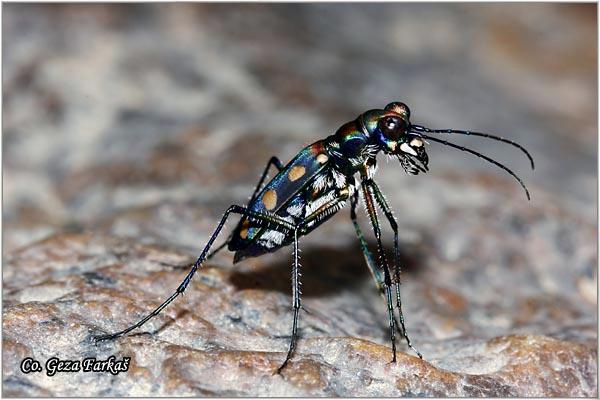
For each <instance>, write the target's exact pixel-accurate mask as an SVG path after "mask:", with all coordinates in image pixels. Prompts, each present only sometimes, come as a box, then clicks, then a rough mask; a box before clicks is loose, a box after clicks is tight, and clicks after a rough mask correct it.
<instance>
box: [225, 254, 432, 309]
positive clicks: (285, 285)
mask: <svg viewBox="0 0 600 400" xmlns="http://www.w3.org/2000/svg"><path fill="white" fill-rule="evenodd" d="M369 248H370V249H372V251H374V250H375V249H376V248H377V247H376V244H375V243H369ZM401 248H402V245H401ZM285 250H286V249H283V250H281V251H280V254H281V253H284V252H285ZM407 250H408V249H403V250H402V251H401V254H400V265H401V266H402V275H403V276H404V275H405V274H410V275H419V274H420V272H421V271H422V270H423V268H424V266H423V265H422V264H421V263H420V262H419V260H420V259H422V258H421V257H419V255H418V252H417V251H413V250H408V251H407ZM385 251H386V255H387V258H388V262H389V263H390V265H393V248H386V249H385ZM300 256H301V257H300V264H301V273H302V277H301V281H302V295H303V297H320V296H324V295H327V294H333V293H336V292H339V291H342V290H347V289H349V288H352V287H357V286H359V285H360V284H362V283H364V281H365V280H370V281H371V282H372V283H373V287H375V281H374V280H373V279H372V277H371V274H370V272H369V269H368V267H367V264H366V260H365V258H364V256H363V253H362V251H361V249H360V247H359V246H358V245H355V246H354V245H348V246H345V247H331V246H329V247H322V246H314V245H308V246H306V247H304V248H302V249H301V253H300ZM374 258H375V259H376V260H377V259H378V257H376V255H375V254H374ZM243 262H244V261H241V263H243ZM291 268H292V257H291V256H290V257H277V258H276V261H274V262H271V263H269V264H267V265H266V266H264V267H262V268H260V269H257V270H252V271H234V272H233V273H232V275H231V277H230V282H231V283H232V284H233V285H234V286H235V287H236V288H237V289H238V290H242V289H261V290H269V291H278V292H281V293H285V294H290V291H291Z"/></svg>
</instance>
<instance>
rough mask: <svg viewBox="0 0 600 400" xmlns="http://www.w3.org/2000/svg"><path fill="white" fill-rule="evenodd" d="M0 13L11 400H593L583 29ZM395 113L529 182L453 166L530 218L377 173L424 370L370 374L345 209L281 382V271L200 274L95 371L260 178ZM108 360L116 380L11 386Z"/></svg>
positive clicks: (312, 265)
mask: <svg viewBox="0 0 600 400" xmlns="http://www.w3.org/2000/svg"><path fill="white" fill-rule="evenodd" d="M3 11H4V19H3V22H4V28H3V29H4V35H5V41H4V47H5V48H4V53H3V59H4V66H3V67H4V75H3V78H4V132H3V133H4V135H3V137H4V142H3V148H4V179H3V184H4V187H3V189H4V214H3V217H4V227H5V229H4V243H3V245H4V254H3V359H2V363H3V364H2V365H3V395H4V396H77V395H79V396H81V395H85V396H140V397H141V396H149V395H150V396H211V395H212V396H268V395H271V396H496V397H502V396H563V397H568V396H590V397H593V396H597V395H598V390H597V372H598V371H597V313H596V308H597V240H598V233H597V227H596V220H597V209H596V204H597V198H596V184H597V176H596V161H595V160H596V152H597V149H596V137H595V133H596V132H597V127H596V117H595V109H596V95H597V93H596V81H595V75H596V58H595V49H596V43H595V41H591V39H590V38H595V27H596V11H595V5H583V6H582V5H579V6H576V5H568V6H567V5H554V4H553V5H545V4H535V5H524V4H523V5H520V4H511V5H485V6H482V5H434V4H430V5H415V4H395V5H394V4H377V5H331V4H330V5H326V4H318V5H317V4H315V5H309V4H306V5H243V6H241V5H233V4H222V5H187V4H171V5H152V6H148V5H135V6H131V5H130V6H119V5H111V6H94V5H74V4H70V5H62V6H56V5H45V6H35V5H18V4H7V5H5V6H4V8H3ZM25 32H26V33H27V34H25ZM391 100H403V101H405V102H407V103H409V104H410V105H411V106H412V111H413V119H414V120H415V121H417V122H419V123H423V124H425V125H428V126H432V127H455V128H475V129H478V130H482V131H490V132H495V133H499V134H502V135H504V136H506V137H510V138H511V139H514V140H518V141H519V142H521V143H523V144H524V145H526V147H527V148H528V149H530V150H531V151H532V153H533V155H534V158H535V159H536V162H537V168H536V171H535V172H534V173H531V172H528V171H526V167H527V164H526V160H523V158H522V156H521V155H520V154H519V153H518V152H516V151H514V152H513V151H512V150H511V149H510V148H507V147H504V146H503V145H497V144H494V143H490V142H485V141H475V140H473V139H471V138H454V139H455V140H456V142H457V143H461V144H464V145H466V144H469V146H470V147H476V148H477V149H479V150H480V151H482V152H484V153H485V154H488V155H493V156H494V158H497V159H499V160H501V161H502V162H504V163H506V165H509V166H510V167H511V168H512V169H514V170H515V171H518V173H519V174H520V175H522V177H523V178H524V180H525V181H526V182H527V184H528V186H529V188H530V191H531V192H532V201H531V202H527V201H526V199H525V197H524V196H523V194H522V193H521V192H520V191H519V187H518V185H516V184H515V183H514V182H513V181H511V180H510V177H507V176H506V175H505V174H503V172H502V171H500V170H498V169H495V168H493V167H491V166H488V165H486V164H483V163H482V162H481V160H477V159H471V158H468V157H467V155H466V154H462V153H460V152H455V151H453V150H451V149H447V148H443V147H442V148H440V147H435V146H434V145H432V146H431V148H430V149H429V155H430V158H431V165H430V166H431V169H432V171H431V173H429V174H427V175H424V176H421V175H420V176H418V177H413V176H406V175H404V174H403V173H402V172H401V171H400V168H399V166H398V165H396V163H392V162H389V163H386V162H385V161H384V160H383V158H382V159H381V161H380V165H381V168H380V172H379V174H378V175H377V180H378V182H379V183H380V186H381V187H382V189H383V190H384V192H385V193H386V194H387V197H388V200H389V202H390V203H391V205H392V207H393V208H394V210H396V216H397V218H398V220H399V222H400V226H401V247H402V265H403V275H402V277H403V285H402V292H403V307H404V314H405V317H406V322H407V327H408V331H409V333H410V334H411V336H412V340H413V344H414V345H415V346H416V347H417V348H418V349H419V350H420V351H421V352H422V353H423V355H424V360H420V359H419V358H418V357H416V356H415V355H414V353H412V352H411V351H409V349H408V348H407V347H406V346H405V344H404V343H402V342H400V343H399V353H398V362H397V363H395V364H391V363H389V361H390V360H391V349H390V344H389V341H388V336H387V334H388V333H387V316H386V309H385V304H384V302H383V300H382V299H381V297H380V296H379V295H378V294H377V293H376V290H375V289H374V284H373V282H372V280H371V278H370V276H369V273H368V271H367V269H366V266H365V265H364V260H363V258H362V255H361V253H360V250H359V248H358V244H357V243H356V238H355V237H354V233H353V229H352V227H351V224H350V222H349V218H348V213H349V211H348V210H347V209H344V210H342V211H341V212H340V213H339V215H337V216H335V217H334V218H333V219H332V220H331V221H330V222H328V223H327V224H325V225H324V226H323V227H322V228H320V229H319V230H317V231H315V232H314V233H313V234H311V235H310V236H309V237H307V238H305V239H304V240H303V241H302V242H301V248H302V254H301V255H302V265H303V276H302V279H303V304H304V306H305V308H306V312H302V313H301V315H300V334H301V339H300V341H299V344H298V349H297V353H296V355H295V356H294V358H293V359H292V361H291V363H290V365H289V367H288V368H286V369H285V370H284V372H283V374H282V375H281V376H280V375H274V374H273V372H274V370H275V369H276V368H277V367H278V366H279V365H280V363H281V362H282V361H283V359H284V357H285V351H286V350H287V345H288V341H289V333H290V328H291V311H290V292H291V289H290V263H291V260H290V253H291V250H290V249H284V250H281V251H279V252H277V253H275V254H271V255H267V256H264V257H261V258H258V259H248V260H244V261H243V262H242V263H239V264H236V265H231V261H232V257H231V255H230V254H228V253H226V252H223V253H220V254H219V255H217V256H216V257H215V258H214V259H212V260H211V261H210V262H207V263H206V264H205V265H204V266H203V268H202V270H201V271H200V272H199V273H198V274H197V275H196V276H195V278H194V280H193V281H192V283H191V284H190V287H189V288H188V290H187V291H186V293H185V295H184V296H183V297H182V298H179V299H177V301H176V302H174V303H173V304H172V305H171V306H169V307H168V308H167V309H166V310H165V311H164V312H163V313H162V314H161V315H160V316H159V317H157V318H155V319H154V320H152V321H151V322H149V323H148V324H147V325H146V326H144V327H143V328H142V329H140V330H139V331H136V332H135V333H134V334H131V335H130V336H127V337H124V338H121V339H119V340H117V341H114V342H103V343H101V344H99V345H94V343H93V341H92V337H93V336H94V335H97V334H101V333H107V332H113V331H115V330H120V329H122V328H124V327H126V326H128V325H129V324H131V323H132V322H134V321H136V320H137V319H139V318H140V317H142V316H143V315H145V314H146V313H148V312H149V311H151V310H152V309H153V308H154V307H156V306H157V305H158V304H159V303H160V302H161V301H162V300H163V299H165V298H166V297H167V296H169V295H170V294H171V293H172V290H173V289H175V288H176V287H177V285H178V284H179V283H180V281H181V280H182V279H183V277H184V276H185V274H186V273H187V270H186V269H185V268H181V267H178V265H179V266H180V265H185V264H186V263H189V262H190V261H193V259H194V257H195V255H196V254H198V253H199V251H200V250H201V248H202V246H203V245H204V243H205V242H206V240H207V239H208V237H209V235H210V233H211V232H212V230H213V229H214V227H215V225H216V223H217V221H218V219H219V218H220V213H222V212H223V210H224V209H225V208H226V207H227V206H228V205H229V204H232V203H240V202H243V201H245V199H247V196H248V195H249V194H250V192H251V190H252V185H253V183H254V182H255V180H256V179H257V176H258V175H259V174H260V172H261V171H262V168H263V166H264V164H265V163H266V161H267V160H268V158H269V157H270V156H271V155H273V154H276V155H278V156H279V157H280V158H281V159H282V160H288V159H290V158H291V157H292V156H293V155H294V153H295V152H296V151H298V149H300V148H301V147H302V146H303V145H305V144H307V143H310V142H311V141H314V140H317V139H319V138H321V137H324V136H326V135H328V134H329V133H330V132H332V131H333V130H335V129H336V128H337V126H339V125H340V124H341V123H343V122H345V121H346V120H349V119H351V118H354V117H355V116H356V115H357V114H358V113H360V112H361V111H363V110H365V109H367V108H371V107H375V106H377V107H379V106H383V105H385V104H386V103H387V102H389V101H391ZM499 110H500V111H499ZM367 222H368V221H367V219H366V218H364V216H361V224H362V225H363V228H364V230H365V231H367V232H368V224H367ZM230 225H231V224H230ZM385 229H386V230H385V236H386V247H387V250H388V251H390V252H391V244H392V241H391V234H390V232H389V230H387V227H386V228H385ZM373 244H374V243H372V242H371V245H373ZM112 355H114V356H115V357H116V358H117V359H121V358H122V357H131V363H130V368H129V371H128V372H124V373H120V374H118V375H116V376H113V375H111V374H109V373H99V372H92V373H84V372H77V373H58V374H56V375H54V376H47V375H46V374H45V373H44V372H41V373H31V374H24V373H22V372H21V371H20V369H19V366H20V364H21V361H22V360H23V359H24V358H25V357H33V358H35V359H36V360H39V361H40V362H42V363H44V362H45V361H46V360H48V359H50V358H51V357H59V358H60V359H71V360H82V359H84V358H87V357H96V358H97V359H98V360H101V359H107V358H108V357H109V356H112Z"/></svg>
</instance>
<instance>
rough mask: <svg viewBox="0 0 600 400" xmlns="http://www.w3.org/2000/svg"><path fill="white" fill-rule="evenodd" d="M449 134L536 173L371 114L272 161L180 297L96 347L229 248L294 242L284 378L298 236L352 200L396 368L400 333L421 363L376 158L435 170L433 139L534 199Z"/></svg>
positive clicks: (392, 110)
mask: <svg viewBox="0 0 600 400" xmlns="http://www.w3.org/2000/svg"><path fill="white" fill-rule="evenodd" d="M443 134H450V135H470V136H479V137H483V138H488V139H492V140H496V141H500V142H504V143H508V144H510V145H512V146H514V147H516V148H518V149H519V150H521V151H522V152H523V153H524V154H525V155H526V156H527V157H528V159H529V162H530V163H531V168H532V169H533V168H534V163H533V159H532V157H531V155H530V154H529V152H528V151H527V150H526V149H525V148H523V147H522V146H521V145H520V144H518V143H515V142H513V141H511V140H508V139H505V138H502V137H498V136H494V135H490V134H486V133H480V132H473V131H462V130H455V129H429V128H426V127H424V126H421V125H415V124H412V123H411V122H410V110H409V108H408V106H406V104H404V103H400V102H393V103H390V104H388V105H387V106H386V107H385V108H384V109H382V110H381V109H375V110H369V111H366V112H365V113H363V114H361V115H360V116H359V117H358V118H357V119H355V120H354V121H351V122H348V123H346V124H344V125H342V126H341V127H340V128H339V129H338V130H337V132H336V133H335V134H333V135H331V136H329V137H327V138H325V139H324V140H319V141H317V142H315V143H313V144H311V145H309V146H307V147H305V148H304V149H302V150H301V151H300V152H299V153H298V154H297V155H296V156H295V157H294V158H293V159H292V160H291V161H290V162H289V163H288V164H287V165H285V166H283V164H282V163H281V162H280V161H279V159H278V158H277V157H272V158H271V159H270V160H269V162H268V163H267V165H266V167H265V169H264V171H263V173H262V176H261V178H260V180H259V182H258V184H257V185H256V188H255V189H254V193H253V194H252V196H251V197H250V201H249V202H248V205H247V206H246V207H242V206H239V205H232V206H230V207H229V208H228V209H227V210H226V211H225V213H224V215H223V217H222V218H221V221H220V222H219V224H218V225H217V227H216V229H215V230H214V232H213V233H212V235H211V237H210V239H209V240H208V243H207V244H206V246H205V247H204V250H202V253H201V254H200V256H199V257H198V259H197V260H196V262H195V263H194V264H193V265H192V266H191V270H190V272H189V273H188V274H187V276H186V277H185V279H184V280H183V281H182V282H181V284H180V285H179V287H178V288H177V289H176V290H175V292H174V293H173V294H172V295H171V296H170V297H169V298H168V299H166V300H165V301H164V302H163V303H162V304H161V305H160V306H158V308H156V309H155V310H154V311H152V312H151V313H150V314H148V315H147V316H145V317H144V318H143V319H141V320H140V321H139V322H137V323H136V324H134V325H132V326H130V327H128V328H127V329H124V330H122V331H120V332H116V333H113V334H110V335H102V336H98V337H96V338H95V339H96V341H97V342H98V341H102V340H111V339H116V338H118V337H120V336H122V335H125V334H127V333H128V332H131V331H132V330H134V329H136V328H139V327H141V326H142V325H144V324H145V323H146V322H148V320H150V319H151V318H153V317H155V316H157V315H158V314H159V313H160V312H161V311H162V310H163V309H164V308H165V307H166V306H168V305H169V304H170V303H171V302H172V301H173V300H175V299H176V298H177V296H179V295H180V294H183V292H184V291H185V289H186V288H187V287H188V285H189V283H190V281H191V280H192V277H193V276H194V274H195V273H196V271H197V270H198V268H200V266H201V265H202V263H203V262H204V261H206V260H207V259H209V258H210V257H212V256H213V255H214V254H216V253H217V252H218V251H220V250H221V249H223V248H224V247H225V246H227V247H228V249H229V250H230V251H232V252H235V255H234V263H237V262H238V261H240V260H242V259H244V258H246V257H257V256H260V255H262V254H266V253H272V252H274V251H276V250H278V249H280V248H282V247H285V246H287V245H289V244H293V258H294V260H293V266H292V309H293V312H294V315H293V323H292V334H291V340H290V344H289V349H288V352H287V355H286V357H285V360H284V362H283V364H281V366H280V367H279V368H278V369H277V373H280V372H281V371H282V370H283V368H284V367H285V366H286V365H287V363H288V361H289V360H290V358H291V357H292V355H293V354H294V349H295V348H296V341H297V338H298V314H299V311H300V308H301V301H300V295H301V292H300V264H299V262H298V261H299V257H298V241H299V239H300V237H302V236H305V235H308V234H309V233H310V232H312V231H313V230H314V229H316V228H317V227H318V226H319V225H321V224H322V223H324V222H325V221H327V220H328V219H329V218H331V217H332V216H333V215H334V214H335V213H336V212H337V211H339V210H340V209H341V208H342V207H344V205H345V204H346V201H348V200H350V219H351V220H352V224H353V225H354V229H355V231H356V235H357V237H358V240H359V242H360V246H361V249H362V252H363V254H364V257H365V260H366V264H367V266H368V268H369V271H370V272H371V274H372V275H373V278H374V279H375V284H376V285H377V288H378V289H379V291H380V293H381V294H382V295H383V297H384V299H385V301H386V303H387V312H388V319H389V328H390V340H391V342H392V355H393V356H392V362H396V330H398V334H399V335H400V336H401V337H403V338H404V339H405V340H406V343H407V345H408V347H409V348H411V349H412V350H413V351H414V352H415V353H416V354H417V355H418V356H419V357H420V358H423V357H422V355H421V353H420V352H419V351H418V350H416V349H415V348H414V347H413V345H412V343H411V341H410V339H409V336H408V332H407V331H406V327H405V325H404V315H403V314H402V302H401V300H400V262H399V253H400V252H399V245H398V224H397V222H396V219H395V217H394V215H393V214H392V210H391V209H390V207H389V205H388V203H387V201H386V199H385V197H384V196H383V194H382V192H381V191H380V190H379V187H378V186H377V184H376V183H375V181H374V180H373V176H374V175H375V172H376V170H377V160H376V159H377V155H378V154H379V153H380V152H383V153H384V154H386V155H388V156H392V157H396V158H398V160H399V161H400V165H402V168H403V169H404V170H405V172H407V173H410V174H413V175H417V174H418V173H420V172H422V173H426V172H427V171H428V170H429V169H428V163H429V158H428V156H427V152H426V151H425V147H426V144H427V145H428V144H429V143H428V141H431V142H436V143H440V144H442V145H445V146H449V147H453V148H455V149H458V150H461V151H464V152H467V153H471V154H473V155H475V156H477V157H479V158H482V159H484V160H486V161H488V162H490V163H492V164H494V165H496V166H497V167H500V168H501V169H503V170H504V171H506V172H507V173H508V174H510V175H512V177H513V178H515V179H516V180H517V181H518V182H519V184H520V185H521V186H522V188H523V189H524V191H525V194H526V196H527V199H530V196H529V191H528V190H527V187H526V186H525V184H524V183H523V181H522V180H521V178H519V177H518V176H517V175H515V173H514V172H513V171H511V170H510V169H509V168H507V167H506V166H504V165H502V164H501V163H499V162H497V161H495V160H493V159H491V158H490V157H487V156H485V155H483V154H481V153H478V152H476V151H475V150H472V149H469V148H466V147H463V146H459V145H457V144H454V143H451V142H448V141H446V140H444V139H441V138H440V137H439V135H443ZM434 135H435V136H434ZM271 165H274V166H275V167H276V168H277V170H278V171H279V172H278V174H277V175H276V176H275V177H274V178H273V179H272V180H271V181H269V182H268V183H267V184H266V185H263V183H264V181H265V180H266V177H267V174H268V171H269V168H270V166H271ZM359 193H362V200H363V201H364V204H365V208H366V211H367V214H368V216H369V219H370V223H371V227H372V229H373V232H374V234H375V238H376V240H377V253H378V256H379V257H378V259H377V260H378V261H379V262H378V263H376V262H375V258H374V257H373V256H372V254H371V252H370V251H369V249H368V246H367V243H366V241H365V238H364V236H363V233H362V231H361V229H360V226H359V225H358V221H357V218H356V206H357V205H358V202H359ZM377 207H379V208H380V209H381V210H382V211H383V214H384V215H385V217H386V219H387V220H388V222H389V224H390V226H391V228H392V230H393V232H394V262H395V268H394V269H393V270H391V269H390V267H389V265H388V261H387V259H386V256H385V253H384V249H383V244H382V241H381V230H380V227H379V220H378V218H377V211H376V208H377ZM232 214H239V215H241V218H240V220H239V221H238V223H237V226H236V228H235V229H234V230H233V232H232V233H231V235H229V237H228V238H227V240H226V241H225V242H224V243H223V244H222V245H221V246H219V247H218V248H216V249H215V250H214V251H213V252H212V253H210V254H209V251H210V249H211V247H212V246H213V244H214V242H215V240H216V239H217V237H218V236H219V233H220V232H221V230H222V229H223V226H224V225H225V222H226V221H227V219H228V218H229V216H230V215H232ZM392 271H393V274H394V276H393V278H392ZM392 287H394V288H395V299H394V298H393V295H392ZM394 301H395V306H396V309H397V310H398V317H399V319H396V315H395V313H394ZM398 321H399V324H398Z"/></svg>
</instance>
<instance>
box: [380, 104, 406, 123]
mask: <svg viewBox="0 0 600 400" xmlns="http://www.w3.org/2000/svg"><path fill="white" fill-rule="evenodd" d="M385 109H386V110H388V111H393V112H395V113H396V114H400V115H402V116H404V118H406V119H410V108H408V106H407V105H406V104H404V103H401V102H399V101H395V102H393V103H390V104H388V105H387V106H385Z"/></svg>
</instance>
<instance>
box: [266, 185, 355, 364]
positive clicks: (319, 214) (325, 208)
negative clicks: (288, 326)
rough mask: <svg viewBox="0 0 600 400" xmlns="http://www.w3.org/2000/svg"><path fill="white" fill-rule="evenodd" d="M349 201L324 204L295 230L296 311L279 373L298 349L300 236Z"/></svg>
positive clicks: (294, 285) (293, 292) (300, 305)
mask: <svg viewBox="0 0 600 400" xmlns="http://www.w3.org/2000/svg"><path fill="white" fill-rule="evenodd" d="M347 199H348V194H343V195H340V196H339V197H336V198H335V199H333V200H331V201H330V202H329V203H326V204H323V205H322V206H321V207H319V208H318V209H317V210H315V212H313V213H312V214H310V215H309V216H308V217H306V218H305V219H304V220H303V221H302V222H301V223H299V224H298V225H297V226H296V227H295V229H294V266H293V269H292V308H293V310H294V319H293V323H292V340H291V341H290V347H289V349H288V352H287V355H286V357H285V361H284V362H283V364H281V366H280V367H279V368H277V371H276V372H277V373H278V374H280V373H281V371H282V370H283V368H285V366H286V365H287V363H288V361H289V360H290V359H291V358H292V355H293V354H294V350H295V349H296V341H297V339H298V314H299V311H300V309H301V308H302V301H301V299H300V296H301V294H302V292H301V290H300V286H301V282H300V276H301V274H300V257H299V255H298V235H300V234H302V232H303V229H304V228H306V226H307V225H308V224H309V223H310V222H312V221H318V220H320V219H321V218H323V217H325V216H327V215H328V214H329V213H330V212H331V210H332V209H333V210H335V209H336V208H337V207H339V205H340V203H342V202H344V201H346V200H347Z"/></svg>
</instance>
